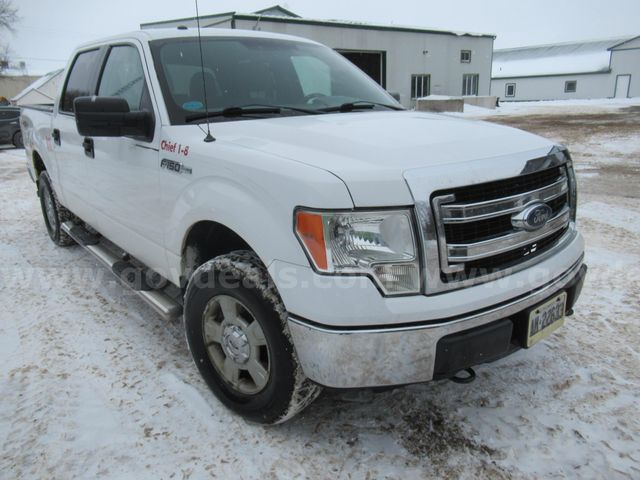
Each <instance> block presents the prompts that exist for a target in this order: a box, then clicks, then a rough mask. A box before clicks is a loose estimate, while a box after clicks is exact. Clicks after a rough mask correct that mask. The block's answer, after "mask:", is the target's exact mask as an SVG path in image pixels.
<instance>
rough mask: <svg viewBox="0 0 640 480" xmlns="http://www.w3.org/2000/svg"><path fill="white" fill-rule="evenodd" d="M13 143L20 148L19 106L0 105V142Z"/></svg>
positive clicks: (21, 145) (21, 144) (21, 143)
mask: <svg viewBox="0 0 640 480" xmlns="http://www.w3.org/2000/svg"><path fill="white" fill-rule="evenodd" d="M7 143H10V144H13V146H14V147H16V148H22V147H23V146H24V145H23V142H22V132H21V130H20V108H18V107H5V106H0V144H7Z"/></svg>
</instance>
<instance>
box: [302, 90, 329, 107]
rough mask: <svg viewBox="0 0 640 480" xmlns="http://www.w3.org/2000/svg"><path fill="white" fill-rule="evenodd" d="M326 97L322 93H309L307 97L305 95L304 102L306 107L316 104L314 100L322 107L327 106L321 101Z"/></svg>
mask: <svg viewBox="0 0 640 480" xmlns="http://www.w3.org/2000/svg"><path fill="white" fill-rule="evenodd" d="M326 97H327V95H325V94H324V93H318V92H314V93H310V94H309V95H305V96H304V102H305V103H306V104H307V105H313V104H314V103H316V100H318V101H319V103H322V104H324V105H329V104H328V103H327V102H323V101H322V99H323V98H326Z"/></svg>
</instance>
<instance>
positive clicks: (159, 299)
mask: <svg viewBox="0 0 640 480" xmlns="http://www.w3.org/2000/svg"><path fill="white" fill-rule="evenodd" d="M60 227H61V228H62V231H64V233H66V234H67V235H69V236H70V237H71V238H73V239H74V240H75V241H76V242H77V243H78V245H80V246H81V247H82V248H84V249H85V250H87V251H88V252H89V253H91V254H92V255H93V256H94V257H96V258H97V259H98V260H99V261H100V263H102V264H103V265H104V266H105V267H107V268H108V269H109V270H110V271H111V272H114V269H113V266H114V265H115V264H116V263H117V262H120V261H121V260H122V259H121V258H120V257H118V256H117V255H115V254H114V253H113V252H112V251H111V250H109V249H108V248H107V247H106V246H104V245H102V244H100V243H96V244H93V245H91V244H88V243H86V242H84V241H83V240H84V239H83V238H82V236H81V235H79V234H78V231H79V230H78V229H79V228H81V227H79V226H78V225H76V224H74V223H73V222H65V223H63V224H62V225H61V226H60ZM114 276H115V277H116V278H117V279H118V280H120V282H121V283H122V284H123V285H124V286H126V287H129V288H130V289H131V290H132V291H133V292H135V293H136V294H137V295H138V296H139V297H140V298H141V299H142V300H144V301H145V302H147V303H148V304H149V306H150V307H151V308H153V309H154V310H155V311H156V312H158V313H159V314H160V316H162V317H163V318H164V319H166V320H171V319H174V318H178V317H179V316H180V315H182V306H181V305H180V304H179V303H178V302H176V301H175V300H174V299H173V298H171V297H170V296H168V295H167V294H165V293H164V292H162V291H160V290H135V289H133V288H131V285H129V284H128V283H127V282H125V281H123V280H122V279H121V278H120V277H119V276H117V275H114Z"/></svg>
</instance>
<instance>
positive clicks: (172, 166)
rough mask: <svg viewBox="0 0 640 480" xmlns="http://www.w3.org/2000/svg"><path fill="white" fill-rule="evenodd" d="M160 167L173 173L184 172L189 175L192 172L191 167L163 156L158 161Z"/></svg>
mask: <svg viewBox="0 0 640 480" xmlns="http://www.w3.org/2000/svg"><path fill="white" fill-rule="evenodd" d="M160 168H164V169H165V170H169V171H170V172H174V173H185V174H188V175H191V174H192V173H193V170H191V167H187V166H186V165H183V164H182V163H180V162H175V161H173V160H169V159H166V158H163V159H162V160H161V161H160Z"/></svg>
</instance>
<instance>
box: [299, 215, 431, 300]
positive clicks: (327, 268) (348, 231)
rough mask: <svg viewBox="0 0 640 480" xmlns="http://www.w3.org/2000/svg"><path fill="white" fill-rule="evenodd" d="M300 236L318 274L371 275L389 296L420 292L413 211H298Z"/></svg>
mask: <svg viewBox="0 0 640 480" xmlns="http://www.w3.org/2000/svg"><path fill="white" fill-rule="evenodd" d="M295 220H296V221H295V230H296V235H297V236H298V238H299V239H300V242H301V243H302V245H303V246H304V249H305V251H306V252H307V254H308V256H309V258H310V259H311V261H312V262H313V266H314V267H315V269H316V270H318V271H320V272H323V273H352V274H363V273H364V274H367V275H369V276H371V277H372V278H373V279H374V280H375V281H376V283H377V284H378V286H379V287H380V288H381V289H382V291H383V292H384V293H385V294H387V295H399V294H410V293H419V292H420V264H419V261H418V247H417V244H416V238H415V235H414V231H413V222H412V220H411V212H410V211H409V210H383V211H377V212H376V211H370V212H315V211H309V210H298V211H297V212H296V218H295Z"/></svg>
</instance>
